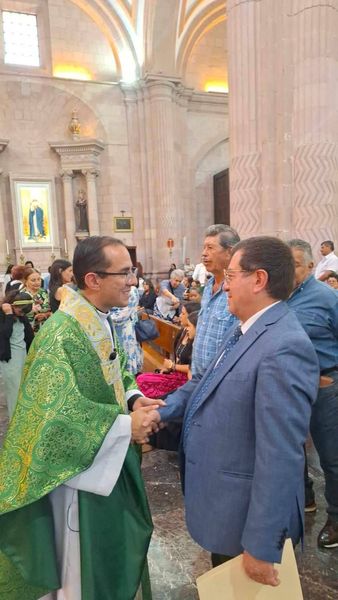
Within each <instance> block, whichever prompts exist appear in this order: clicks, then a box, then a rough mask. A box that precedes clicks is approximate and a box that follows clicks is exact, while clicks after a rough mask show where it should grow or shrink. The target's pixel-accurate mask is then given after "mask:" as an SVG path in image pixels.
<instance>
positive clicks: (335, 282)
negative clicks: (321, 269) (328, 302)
mask: <svg viewBox="0 0 338 600" xmlns="http://www.w3.org/2000/svg"><path fill="white" fill-rule="evenodd" d="M326 283H327V284H328V285H329V286H330V287H332V288H333V289H334V290H338V274H337V273H334V272H333V271H332V273H331V275H329V277H328V278H327V280H326Z"/></svg>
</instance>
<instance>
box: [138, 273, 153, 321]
mask: <svg viewBox="0 0 338 600" xmlns="http://www.w3.org/2000/svg"><path fill="white" fill-rule="evenodd" d="M143 290H144V291H143V294H142V296H141V298H140V302H139V306H140V308H144V309H145V310H146V311H147V312H149V313H152V312H153V310H154V304H155V301H156V297H157V296H156V292H155V289H154V285H153V283H152V281H151V280H150V279H145V280H144V283H143Z"/></svg>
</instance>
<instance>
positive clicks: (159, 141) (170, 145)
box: [146, 77, 182, 272]
mask: <svg viewBox="0 0 338 600" xmlns="http://www.w3.org/2000/svg"><path fill="white" fill-rule="evenodd" d="M175 90H176V86H175V83H174V82H172V81H170V80H169V79H165V78H163V79H156V78H155V77H154V78H153V77H149V78H147V80H146V93H147V99H148V101H147V115H146V120H147V124H148V132H149V135H150V136H151V138H150V141H151V145H150V154H149V155H148V158H149V168H150V173H149V183H150V186H149V187H150V204H151V206H150V210H151V211H152V212H153V213H154V214H155V220H156V237H155V236H154V237H153V240H152V241H153V243H154V246H153V256H156V267H157V270H158V271H163V272H166V271H167V270H168V266H169V264H170V263H171V262H172V261H173V262H180V253H181V241H182V232H181V223H182V219H181V203H180V202H179V194H178V190H177V185H176V177H177V165H176V164H175V132H176V127H175V122H176V120H175V118H174V115H175V110H176V104H175V101H176V91H175ZM180 168H182V166H180ZM169 238H172V239H173V240H174V242H175V246H174V251H173V256H172V258H170V256H169V252H168V249H167V247H166V241H167V239H169Z"/></svg>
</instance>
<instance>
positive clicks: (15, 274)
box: [5, 265, 26, 294]
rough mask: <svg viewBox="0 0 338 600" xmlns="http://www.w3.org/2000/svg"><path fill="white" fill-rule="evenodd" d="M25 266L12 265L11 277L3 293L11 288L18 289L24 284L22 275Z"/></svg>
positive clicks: (11, 289)
mask: <svg viewBox="0 0 338 600" xmlns="http://www.w3.org/2000/svg"><path fill="white" fill-rule="evenodd" d="M25 270H26V267H24V266H23V265H14V266H13V267H12V269H11V279H10V281H9V282H8V283H7V285H6V287H5V294H7V292H11V291H13V290H20V289H21V288H23V286H24V275H25Z"/></svg>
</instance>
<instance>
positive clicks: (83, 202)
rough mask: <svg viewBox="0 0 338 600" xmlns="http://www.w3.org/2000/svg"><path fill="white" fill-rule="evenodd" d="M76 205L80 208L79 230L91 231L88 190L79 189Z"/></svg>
mask: <svg viewBox="0 0 338 600" xmlns="http://www.w3.org/2000/svg"><path fill="white" fill-rule="evenodd" d="M75 205H76V206H77V208H78V224H79V227H78V229H79V231H89V227H88V215H87V197H86V192H85V191H84V190H82V189H80V190H79V191H78V195H77V200H76V202H75Z"/></svg>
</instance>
